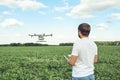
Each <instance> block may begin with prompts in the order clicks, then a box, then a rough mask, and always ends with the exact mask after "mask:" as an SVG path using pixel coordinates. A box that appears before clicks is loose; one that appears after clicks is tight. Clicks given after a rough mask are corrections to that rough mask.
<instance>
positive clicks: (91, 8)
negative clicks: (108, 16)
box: [66, 0, 120, 18]
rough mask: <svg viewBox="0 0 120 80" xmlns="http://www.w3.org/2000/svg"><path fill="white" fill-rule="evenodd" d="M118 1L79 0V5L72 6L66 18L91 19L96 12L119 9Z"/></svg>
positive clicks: (119, 1) (119, 0)
mask: <svg viewBox="0 0 120 80" xmlns="http://www.w3.org/2000/svg"><path fill="white" fill-rule="evenodd" d="M119 3H120V0H115V1H114V0H104V1H101V0H81V2H80V4H78V5H76V6H74V7H73V8H72V10H71V11H70V13H67V14H66V15H67V16H71V17H74V18H92V17H93V14H94V13H96V12H101V11H104V10H107V9H111V8H116V9H120V5H119Z"/></svg>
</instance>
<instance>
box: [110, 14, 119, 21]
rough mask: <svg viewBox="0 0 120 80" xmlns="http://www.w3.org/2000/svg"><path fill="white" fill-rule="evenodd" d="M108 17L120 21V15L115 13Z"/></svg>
mask: <svg viewBox="0 0 120 80" xmlns="http://www.w3.org/2000/svg"><path fill="white" fill-rule="evenodd" d="M108 17H110V18H115V19H118V20H120V13H113V14H111V15H109V16H108Z"/></svg>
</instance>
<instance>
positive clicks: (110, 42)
mask: <svg viewBox="0 0 120 80" xmlns="http://www.w3.org/2000/svg"><path fill="white" fill-rule="evenodd" d="M95 43H96V44H97V45H101V46H107V45H108V46H120V41H95Z"/></svg>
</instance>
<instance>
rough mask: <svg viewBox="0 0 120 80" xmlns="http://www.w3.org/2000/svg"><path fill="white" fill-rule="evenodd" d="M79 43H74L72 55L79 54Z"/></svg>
mask: <svg viewBox="0 0 120 80" xmlns="http://www.w3.org/2000/svg"><path fill="white" fill-rule="evenodd" d="M77 45H78V44H77V43H76V42H75V43H74V44H73V48H72V53H71V55H74V56H78V46H77Z"/></svg>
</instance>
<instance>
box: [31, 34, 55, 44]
mask: <svg viewBox="0 0 120 80" xmlns="http://www.w3.org/2000/svg"><path fill="white" fill-rule="evenodd" d="M29 36H31V37H38V41H37V42H46V41H44V39H45V38H44V37H48V36H51V37H52V36H53V35H52V34H47V35H46V34H45V33H44V34H29Z"/></svg>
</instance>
